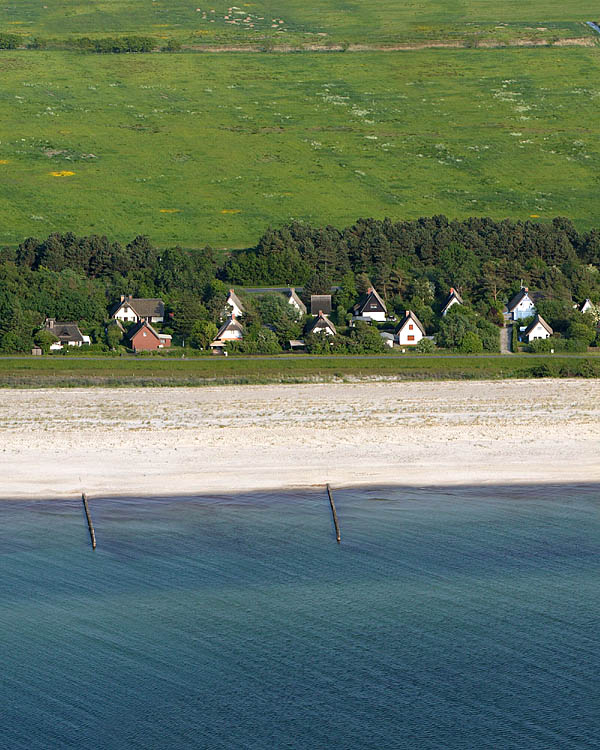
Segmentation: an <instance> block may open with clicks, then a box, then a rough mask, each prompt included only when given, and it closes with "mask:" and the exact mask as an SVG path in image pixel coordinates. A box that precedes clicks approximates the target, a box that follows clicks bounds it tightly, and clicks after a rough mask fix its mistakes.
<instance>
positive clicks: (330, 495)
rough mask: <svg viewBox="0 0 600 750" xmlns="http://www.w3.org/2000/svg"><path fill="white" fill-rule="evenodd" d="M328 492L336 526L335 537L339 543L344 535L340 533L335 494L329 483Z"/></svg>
mask: <svg viewBox="0 0 600 750" xmlns="http://www.w3.org/2000/svg"><path fill="white" fill-rule="evenodd" d="M327 494H328V495H329V505H331V515H332V516H333V525H334V526H335V538H336V541H337V543H338V544H340V542H341V541H342V535H341V534H340V522H339V521H338V516H337V511H336V509H335V503H334V502H333V495H332V494H331V487H330V486H329V485H327Z"/></svg>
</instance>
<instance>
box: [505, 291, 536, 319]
mask: <svg viewBox="0 0 600 750" xmlns="http://www.w3.org/2000/svg"><path fill="white" fill-rule="evenodd" d="M535 312H536V310H535V303H534V301H533V299H532V298H531V296H530V295H529V289H528V288H527V287H526V286H524V287H522V288H521V289H520V291H519V292H517V294H515V296H514V297H513V298H512V299H511V300H510V302H509V303H508V304H507V305H506V315H507V317H508V318H509V319H510V320H521V319H522V318H529V317H530V316H531V315H535Z"/></svg>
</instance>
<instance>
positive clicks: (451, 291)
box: [450, 286, 454, 294]
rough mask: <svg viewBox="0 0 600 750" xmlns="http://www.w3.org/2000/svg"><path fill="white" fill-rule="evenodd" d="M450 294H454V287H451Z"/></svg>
mask: <svg viewBox="0 0 600 750" xmlns="http://www.w3.org/2000/svg"><path fill="white" fill-rule="evenodd" d="M450 294H454V287H453V286H451V287H450Z"/></svg>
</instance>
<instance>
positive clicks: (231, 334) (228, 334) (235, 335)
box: [219, 328, 242, 341]
mask: <svg viewBox="0 0 600 750" xmlns="http://www.w3.org/2000/svg"><path fill="white" fill-rule="evenodd" d="M241 338H242V332H241V331H238V330H237V328H234V329H233V330H231V331H224V332H223V333H222V334H221V336H220V337H219V341H235V340H236V339H241Z"/></svg>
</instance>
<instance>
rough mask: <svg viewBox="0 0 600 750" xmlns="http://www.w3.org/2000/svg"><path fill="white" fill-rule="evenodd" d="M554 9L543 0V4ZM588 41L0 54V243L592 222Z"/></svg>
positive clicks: (594, 106) (217, 240)
mask: <svg viewBox="0 0 600 750" xmlns="http://www.w3.org/2000/svg"><path fill="white" fill-rule="evenodd" d="M557 7H558V4H557ZM599 72H600V47H598V48H562V49H561V48H538V49H521V48H519V49H496V50H483V49H473V50H464V49H463V50H420V51H414V52H403V53H395V54H383V53H377V52H364V53H359V52H356V53H346V54H341V53H338V54H330V55H322V54H309V53H302V54H298V55H278V54H275V55H253V54H230V55H217V56H207V55H195V54H176V55H158V54H153V55H152V54H150V55H114V56H106V57H105V56H97V55H82V54H76V53H68V52H56V51H52V52H26V51H18V52H15V51H4V52H1V53H0V76H1V77H2V87H1V88H0V243H3V244H14V243H17V242H19V241H21V240H22V239H23V238H24V237H25V236H28V235H35V236H38V237H40V236H45V235H47V234H48V233H49V232H51V231H63V230H73V231H75V232H81V233H84V232H85V233H87V232H96V233H106V234H107V235H109V236H110V237H111V238H115V239H129V238H131V237H132V236H134V235H135V234H137V233H139V232H143V233H145V234H148V235H149V236H150V237H151V239H152V240H153V241H155V242H156V243H157V244H159V245H162V246H164V245H170V244H175V243H180V244H182V245H184V246H199V245H201V244H203V243H206V242H209V243H211V244H213V245H214V246H216V247H240V246H247V245H250V244H252V243H254V242H255V241H256V240H257V238H258V236H259V235H260V234H261V232H262V231H263V230H264V229H265V228H266V227H267V226H268V225H269V224H273V225H279V224H281V223H283V222H286V221H289V220H291V219H302V220H306V221H311V222H316V223H323V224H325V223H331V224H334V225H338V226H343V225H345V224H347V223H349V222H352V221H353V220H355V219H356V218H357V217H358V216H375V217H384V216H390V217H392V218H394V219H401V218H404V217H406V218H411V217H417V216H420V215H431V214H438V213H445V214H447V215H449V216H451V217H464V216H468V215H481V214H483V215H489V216H492V217H494V218H503V217H506V216H509V217H511V218H520V219H525V218H528V217H530V216H535V217H538V216H539V217H540V218H541V219H542V220H544V219H549V218H551V217H553V216H555V215H566V216H570V217H571V218H572V219H574V220H575V222H576V223H577V224H578V225H579V226H580V227H589V226H591V225H593V224H594V223H597V205H598V191H599V179H600V178H599V174H600V172H599V167H600V137H599V136H600V117H599V104H600V85H599V84H598V80H599Z"/></svg>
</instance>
